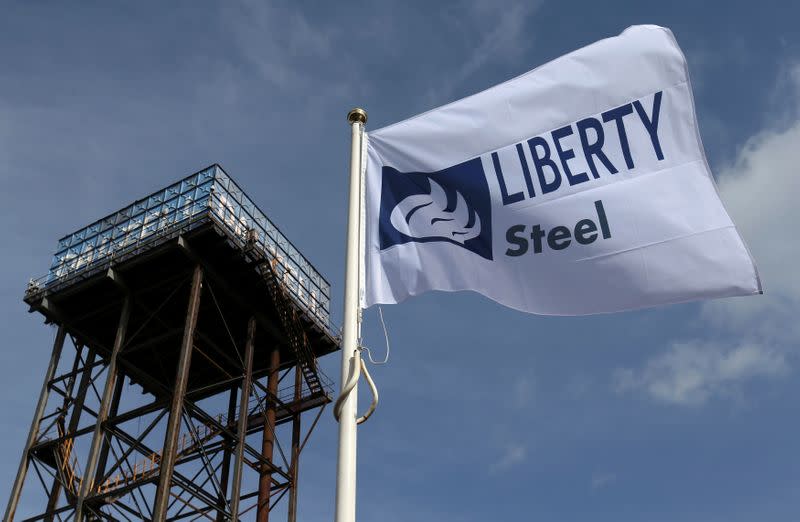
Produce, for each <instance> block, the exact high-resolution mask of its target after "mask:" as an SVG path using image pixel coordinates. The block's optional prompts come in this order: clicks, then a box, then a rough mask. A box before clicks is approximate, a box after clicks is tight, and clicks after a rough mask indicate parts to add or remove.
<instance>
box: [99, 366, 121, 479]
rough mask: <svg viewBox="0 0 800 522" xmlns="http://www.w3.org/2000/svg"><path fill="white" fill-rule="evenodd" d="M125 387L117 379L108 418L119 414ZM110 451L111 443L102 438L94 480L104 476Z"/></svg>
mask: <svg viewBox="0 0 800 522" xmlns="http://www.w3.org/2000/svg"><path fill="white" fill-rule="evenodd" d="M124 385H125V379H124V377H123V378H122V379H117V384H116V386H114V397H113V398H112V399H111V408H110V409H109V412H108V416H109V417H110V418H112V419H113V418H114V417H116V416H117V413H118V412H119V401H120V399H121V398H122V388H123V387H124ZM110 450H111V441H110V440H108V439H107V438H106V437H103V444H102V445H101V446H100V458H98V459H97V471H96V472H95V475H94V476H95V480H97V477H100V478H101V479H102V478H103V475H105V474H106V465H107V464H108V452H109V451H110Z"/></svg>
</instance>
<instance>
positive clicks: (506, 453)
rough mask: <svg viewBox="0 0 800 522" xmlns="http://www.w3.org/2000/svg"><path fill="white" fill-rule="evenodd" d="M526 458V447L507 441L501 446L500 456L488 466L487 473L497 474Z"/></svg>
mask: <svg viewBox="0 0 800 522" xmlns="http://www.w3.org/2000/svg"><path fill="white" fill-rule="evenodd" d="M527 458H528V447H527V446H526V445H524V444H520V443H513V442H512V443H508V444H506V445H505V447H504V448H503V453H502V455H501V456H500V458H499V459H498V460H497V461H496V462H494V463H492V465H491V466H490V467H489V473H491V474H497V473H501V472H504V471H508V470H509V469H511V468H513V467H514V466H516V465H518V464H522V463H523V462H525V460H526V459H527Z"/></svg>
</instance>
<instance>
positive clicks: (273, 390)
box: [256, 346, 281, 522]
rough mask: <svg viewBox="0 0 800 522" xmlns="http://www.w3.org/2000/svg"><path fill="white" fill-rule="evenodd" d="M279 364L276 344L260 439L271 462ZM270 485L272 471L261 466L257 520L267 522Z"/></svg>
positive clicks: (272, 357) (279, 354)
mask: <svg viewBox="0 0 800 522" xmlns="http://www.w3.org/2000/svg"><path fill="white" fill-rule="evenodd" d="M280 365H281V352H280V349H279V348H278V347H277V346H274V347H273V348H272V352H271V354H270V362H269V375H268V376H267V393H268V394H269V395H268V397H267V401H268V402H267V412H266V419H265V422H264V431H263V434H264V435H263V438H262V439H261V456H262V457H263V458H264V459H265V460H268V461H269V462H272V456H273V450H274V448H275V409H276V403H275V400H274V397H277V395H278V371H279V369H280ZM271 486H272V472H271V470H270V468H269V467H267V466H262V468H261V474H260V476H259V478H258V510H257V511H256V520H257V522H269V508H270V505H269V494H270V490H271V489H272V488H271Z"/></svg>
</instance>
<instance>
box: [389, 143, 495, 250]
mask: <svg viewBox="0 0 800 522" xmlns="http://www.w3.org/2000/svg"><path fill="white" fill-rule="evenodd" d="M381 174H382V185H381V210H380V224H379V239H380V249H381V250H386V249H387V248H390V247H393V246H394V245H400V244H403V243H409V242H418V243H428V242H445V243H451V244H453V245H457V246H459V247H461V248H465V249H467V250H469V251H471V252H473V253H475V254H477V255H479V256H481V257H483V258H485V259H489V260H491V259H492V212H491V201H490V196H489V186H488V184H487V183H486V175H485V173H484V171H483V164H482V163H481V159H480V158H475V159H471V160H469V161H465V162H464V163H459V164H458V165H455V166H453V167H448V168H446V169H444V170H440V171H438V172H430V173H426V172H400V171H398V170H397V169H395V168H392V167H383V169H382V171H381Z"/></svg>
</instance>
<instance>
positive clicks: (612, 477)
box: [589, 473, 617, 492]
mask: <svg viewBox="0 0 800 522" xmlns="http://www.w3.org/2000/svg"><path fill="white" fill-rule="evenodd" d="M616 481H617V475H616V474H615V473H594V474H592V480H591V481H590V482H589V489H590V490H591V491H592V492H595V491H598V490H601V489H603V488H605V487H606V486H610V485H611V484H613V483H614V482H616Z"/></svg>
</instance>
